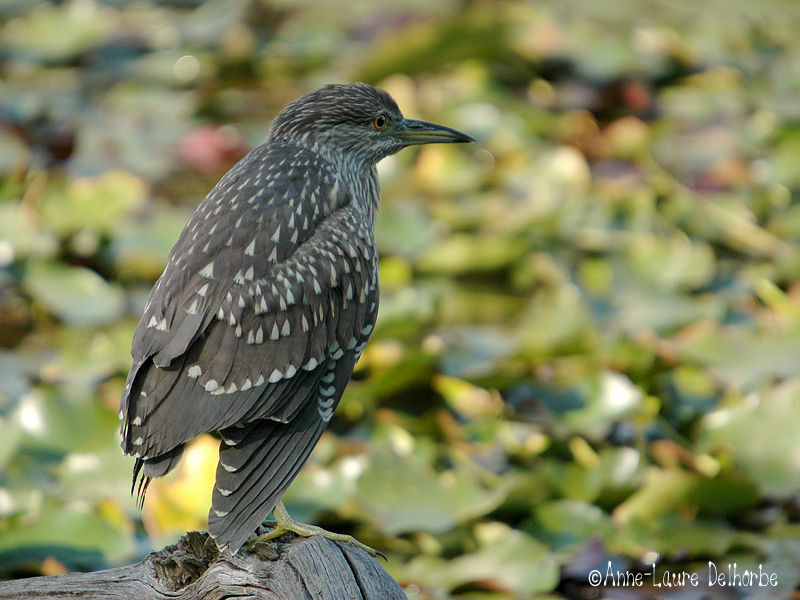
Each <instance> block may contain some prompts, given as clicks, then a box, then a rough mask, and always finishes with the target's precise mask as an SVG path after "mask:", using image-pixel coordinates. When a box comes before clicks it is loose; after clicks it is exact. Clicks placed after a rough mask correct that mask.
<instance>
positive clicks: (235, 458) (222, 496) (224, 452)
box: [208, 402, 327, 554]
mask: <svg viewBox="0 0 800 600" xmlns="http://www.w3.org/2000/svg"><path fill="white" fill-rule="evenodd" d="M326 426H327V423H326V422H325V421H323V420H322V419H320V418H319V414H318V412H317V405H316V402H308V403H307V406H306V407H304V409H303V410H302V411H301V412H300V413H299V414H298V415H297V416H296V417H295V418H294V419H293V420H292V421H291V422H290V423H280V422H277V421H271V420H269V419H264V420H259V421H254V422H252V423H249V424H248V425H246V426H245V427H240V428H237V427H232V428H230V429H226V430H225V431H222V432H221V433H222V438H223V440H222V442H221V443H220V452H219V465H218V466H217V481H216V485H215V487H214V493H213V496H212V502H211V511H210V512H209V515H208V530H209V532H210V533H211V535H212V536H213V537H214V539H215V540H216V542H217V545H218V546H219V547H220V548H221V549H227V551H228V552H230V553H231V554H234V553H236V551H237V550H238V549H239V548H240V547H241V546H242V544H244V542H245V541H247V539H248V538H250V537H251V536H252V535H253V534H254V533H255V531H256V529H258V527H259V525H261V523H263V522H264V520H265V519H266V518H267V516H268V515H269V513H270V512H271V511H272V509H273V508H274V507H275V505H276V504H277V503H278V501H279V500H280V499H281V496H283V493H284V492H285V491H286V488H287V487H289V484H290V483H291V482H292V480H293V479H294V478H295V476H296V475H297V473H298V472H299V471H300V468H301V467H302V466H303V463H305V462H306V460H307V459H308V456H309V454H311V451H312V450H313V448H314V446H316V443H317V441H318V440H319V437H320V436H321V435H322V432H323V431H324V430H325V427H326Z"/></svg>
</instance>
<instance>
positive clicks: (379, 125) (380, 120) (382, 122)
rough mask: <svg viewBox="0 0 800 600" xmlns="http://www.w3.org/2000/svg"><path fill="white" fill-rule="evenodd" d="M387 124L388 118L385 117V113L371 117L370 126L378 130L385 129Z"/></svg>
mask: <svg viewBox="0 0 800 600" xmlns="http://www.w3.org/2000/svg"><path fill="white" fill-rule="evenodd" d="M388 124H389V119H387V118H386V115H378V116H377V117H375V118H374V119H372V126H373V127H374V128H375V129H377V130H378V131H382V130H383V129H386V126H387V125H388Z"/></svg>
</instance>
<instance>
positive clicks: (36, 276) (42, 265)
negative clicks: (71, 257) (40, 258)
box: [24, 262, 125, 325]
mask: <svg viewBox="0 0 800 600" xmlns="http://www.w3.org/2000/svg"><path fill="white" fill-rule="evenodd" d="M24 285H25V287H26V288H27V290H28V292H29V293H30V294H31V296H33V298H34V299H35V300H36V301H37V302H38V303H39V304H41V305H42V306H43V307H44V308H45V309H47V310H48V311H49V312H50V313H51V314H53V315H54V316H56V317H58V318H59V319H61V320H63V321H64V322H65V323H68V324H70V325H103V324H108V323H113V322H114V321H115V320H116V319H118V318H119V317H120V316H122V313H123V311H124V310H125V295H124V293H123V292H122V289H120V288H119V287H118V286H116V285H113V284H110V283H108V282H107V281H106V280H105V279H103V278H102V277H100V276H99V275H98V274H97V273H95V272H94V271H91V270H89V269H86V268H84V267H68V266H64V265H62V264H59V263H55V262H35V263H31V265H30V266H29V268H28V272H27V273H26V276H25V280H24Z"/></svg>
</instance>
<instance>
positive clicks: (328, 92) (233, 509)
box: [120, 83, 474, 553]
mask: <svg viewBox="0 0 800 600" xmlns="http://www.w3.org/2000/svg"><path fill="white" fill-rule="evenodd" d="M470 141H474V140H473V139H472V138H471V137H469V136H468V135H466V134H464V133H461V132H459V131H455V130H453V129H449V128H447V127H443V126H441V125H434V124H432V123H426V122H423V121H414V120H411V119H405V118H403V115H402V114H401V113H400V110H399V109H398V107H397V104H396V103H395V102H394V100H392V98H391V97H390V96H389V95H388V94H387V93H386V92H383V91H381V90H379V89H376V88H374V87H372V86H369V85H366V84H363V83H357V84H347V85H329V86H326V87H323V88H322V89H320V90H317V91H316V92H313V93H311V94H308V95H306V96H303V97H302V98H300V99H298V100H296V101H294V102H292V103H291V104H289V105H288V106H286V107H285V108H284V109H283V110H282V111H281V113H280V114H279V115H278V116H277V118H276V119H275V120H274V122H273V123H272V128H271V131H270V133H269V136H268V138H267V141H266V143H264V144H263V145H261V146H259V147H257V148H255V149H254V150H252V151H251V152H250V153H249V154H247V156H245V157H244V158H243V159H242V160H241V161H240V162H239V163H238V164H237V165H236V166H234V167H233V168H232V169H231V170H230V171H229V172H228V173H227V174H225V176H224V177H223V178H222V179H221V180H220V182H219V183H218V184H217V185H216V186H215V187H214V189H212V190H211V192H210V193H209V194H208V195H207V196H206V198H205V199H204V200H203V201H202V202H201V203H200V205H199V206H198V207H197V210H195V212H194V214H193V215H192V217H191V219H190V220H189V222H188V223H187V225H186V227H185V228H184V230H183V232H182V233H181V235H180V238H179V239H178V242H177V243H176V244H175V246H174V247H173V248H172V251H171V252H170V255H169V260H168V261H167V265H166V268H165V269H164V272H163V274H162V275H161V277H160V278H159V280H158V282H157V283H156V285H155V286H154V287H153V290H152V292H151V293H150V298H149V300H148V302H147V305H146V307H145V310H144V314H143V316H142V320H141V321H140V322H139V326H138V327H137V328H136V332H135V333H134V336H133V348H132V351H131V353H132V355H133V365H132V367H131V370H130V373H129V374H128V379H127V382H126V385H125V392H124V394H123V397H122V402H121V411H120V415H121V418H122V422H123V424H122V440H123V441H122V447H123V450H124V451H125V453H126V454H131V455H133V456H135V457H136V464H135V466H134V470H133V481H134V487H135V486H136V484H137V481H138V495H139V499H140V501H141V500H143V497H144V493H145V491H146V489H147V484H148V483H149V482H150V480H151V479H152V478H153V477H160V476H162V475H165V474H166V473H168V472H169V471H170V470H171V469H173V468H174V467H175V466H176V465H177V463H178V461H179V460H180V458H181V455H182V453H183V450H184V447H185V445H186V443H187V442H188V441H190V440H191V439H192V438H194V437H196V436H198V435H201V434H204V433H207V432H211V431H218V432H219V433H220V435H221V437H222V442H221V443H220V451H219V464H218V466H217V476H216V483H215V486H214V491H213V496H212V506H211V511H210V512H209V519H208V528H209V532H210V533H211V535H212V536H213V537H214V538H215V539H216V541H217V544H218V545H219V546H220V547H221V548H223V549H226V550H227V551H228V552H231V553H235V552H236V551H237V550H238V549H239V548H240V547H241V546H242V544H243V543H244V542H245V541H246V540H247V539H248V538H250V537H251V536H252V535H253V534H254V533H255V531H256V530H257V529H258V527H259V525H260V524H261V523H262V522H263V521H264V520H265V518H266V517H267V516H268V514H269V513H270V511H272V510H273V509H275V519H276V521H277V525H276V527H275V529H274V530H273V531H272V532H270V533H268V534H266V535H265V536H262V538H269V537H277V536H278V535H280V534H282V533H284V532H285V531H295V532H297V533H299V534H301V535H310V534H315V533H325V534H327V532H322V530H319V529H318V528H314V527H311V526H303V524H299V523H295V522H294V521H292V520H291V519H290V518H289V516H288V514H287V513H286V511H285V509H284V507H283V505H282V503H280V499H281V496H282V495H283V493H284V492H285V491H286V488H287V487H288V486H289V484H290V483H291V482H292V480H293V479H294V477H295V476H296V475H297V473H298V471H299V470H300V468H301V467H302V466H303V464H304V463H305V462H306V460H307V459H308V456H309V454H310V453H311V450H312V449H313V448H314V446H315V445H316V443H317V441H318V440H319V437H320V435H322V432H323V431H324V430H325V428H326V427H327V425H328V422H329V421H330V420H331V416H332V415H333V411H334V410H335V409H336V406H337V404H338V403H339V399H340V398H341V396H342V393H343V391H344V389H345V386H346V385H347V382H348V381H349V379H350V376H351V374H352V372H353V367H354V365H355V363H356V361H357V360H358V357H359V356H360V354H361V352H362V351H363V350H364V346H365V345H366V343H367V340H368V339H369V336H370V333H371V332H372V328H373V326H374V324H375V317H376V315H377V310H378V256H377V252H376V248H375V241H374V239H373V229H374V225H375V214H376V211H377V210H378V205H379V203H380V189H379V185H378V177H377V173H376V170H375V164H376V163H377V162H378V161H379V160H381V159H382V158H384V157H386V156H389V155H390V154H393V153H395V152H397V151H398V150H401V149H402V148H404V147H406V146H409V145H411V144H428V143H448V142H470ZM328 537H331V535H328ZM332 537H333V538H334V539H346V541H353V540H352V538H349V536H336V535H333V536H332ZM354 543H357V542H354ZM359 545H360V544H359Z"/></svg>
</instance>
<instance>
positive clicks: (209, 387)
mask: <svg viewBox="0 0 800 600" xmlns="http://www.w3.org/2000/svg"><path fill="white" fill-rule="evenodd" d="M204 387H205V389H206V391H207V392H213V391H215V390H217V389H219V384H218V383H217V380H216V379H209V380H208V381H207V382H206V385H205V386H204Z"/></svg>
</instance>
